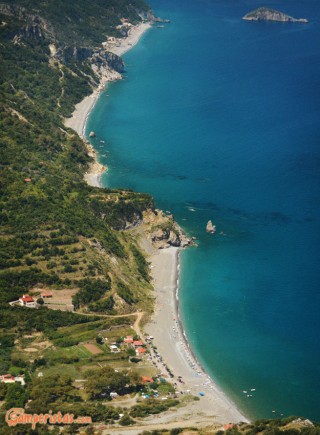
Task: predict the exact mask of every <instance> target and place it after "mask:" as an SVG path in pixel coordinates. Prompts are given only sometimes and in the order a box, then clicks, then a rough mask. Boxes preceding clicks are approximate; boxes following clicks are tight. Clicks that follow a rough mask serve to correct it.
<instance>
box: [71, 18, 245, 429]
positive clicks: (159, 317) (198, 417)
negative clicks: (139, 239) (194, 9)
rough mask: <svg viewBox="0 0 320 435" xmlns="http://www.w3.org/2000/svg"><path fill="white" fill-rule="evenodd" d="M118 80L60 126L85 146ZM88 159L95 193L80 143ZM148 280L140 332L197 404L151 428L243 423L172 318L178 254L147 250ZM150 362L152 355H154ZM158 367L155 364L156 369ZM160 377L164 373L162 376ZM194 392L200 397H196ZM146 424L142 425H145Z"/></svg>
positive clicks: (134, 37)
mask: <svg viewBox="0 0 320 435" xmlns="http://www.w3.org/2000/svg"><path fill="white" fill-rule="evenodd" d="M150 27H151V24H150V23H142V24H140V25H138V26H135V27H132V28H131V30H130V33H129V36H128V37H127V38H125V39H122V40H121V41H118V42H117V45H115V46H114V47H109V48H108V50H109V51H111V52H113V53H115V54H117V55H118V56H121V55H123V54H124V53H126V52H127V51H128V50H130V49H131V48H132V47H133V46H134V45H135V44H136V43H137V42H138V41H139V39H140V37H141V36H142V35H143V33H144V32H145V31H146V30H148V29H149V28H150ZM118 79H121V75H120V74H118V73H116V72H114V71H106V73H105V74H104V77H103V79H101V82H100V85H99V87H98V88H97V89H95V90H94V92H93V93H92V94H91V95H90V96H87V97H86V98H84V100H82V101H81V102H80V103H79V104H77V105H76V108H75V111H74V112H73V114H72V117H71V118H68V119H66V120H65V125H66V126H67V127H69V128H71V129H73V130H74V131H76V132H77V133H78V134H79V136H80V137H82V138H83V139H84V140H85V128H86V122H87V119H88V117H89V115H90V112H91V110H92V109H93V107H94V105H95V103H96V101H97V99H98V97H99V95H100V93H101V92H102V91H103V90H104V89H105V87H106V84H107V82H108V81H113V80H118ZM85 143H86V145H87V147H88V154H89V155H90V156H92V157H93V158H94V159H95V161H94V163H93V164H92V165H91V167H90V170H89V171H88V172H87V173H86V174H85V176H84V178H85V180H86V182H87V183H88V184H89V185H91V186H95V187H101V184H100V178H101V175H102V173H103V172H104V171H105V170H106V169H107V168H106V167H105V166H103V165H101V164H100V163H99V162H98V161H97V154H96V152H95V150H94V148H93V147H92V145H91V144H90V143H89V142H88V141H86V140H85ZM152 252H153V253H152V255H151V263H152V276H153V283H154V290H155V298H156V306H155V313H154V315H153V317H152V320H151V322H150V323H149V324H148V325H146V326H145V328H144V329H145V332H147V333H148V334H150V335H153V336H154V345H155V346H156V347H157V353H158V354H160V355H161V361H163V364H162V362H161V364H162V365H166V366H167V367H168V368H169V369H170V371H171V372H172V373H173V375H174V377H173V379H172V382H174V383H175V385H176V390H177V391H178V392H179V394H181V395H183V394H184V395H188V394H192V395H194V396H197V397H200V400H199V401H190V403H188V404H187V405H186V406H184V407H182V408H180V409H179V410H178V411H177V412H175V413H174V414H173V415H172V414H171V413H170V412H169V414H167V413H165V414H164V415H161V416H156V417H155V416H152V417H150V418H151V420H152V421H154V419H155V418H156V422H157V423H171V424H173V423H174V422H181V421H184V420H186V419H187V420H188V422H189V423H190V424H191V423H194V424H197V425H198V424H199V425H201V426H204V425H209V424H215V425H217V426H218V425H220V424H221V425H222V424H225V423H236V422H240V421H248V419H247V418H246V417H245V416H243V415H242V414H241V412H240V411H239V410H238V409H237V408H236V406H235V405H234V404H233V403H232V402H231V401H230V400H229V399H228V397H227V396H226V395H225V394H224V393H223V392H222V391H221V390H220V389H219V388H218V387H217V386H216V385H215V384H214V382H213V381H212V380H211V379H210V378H209V376H208V375H207V374H206V373H204V371H203V370H202V368H201V367H200V366H199V365H198V364H197V362H196V360H195V359H194V357H193V355H192V353H191V351H190V350H189V348H188V343H187V342H186V339H185V337H184V335H183V330H182V325H181V323H180V321H179V317H178V304H177V297H176V294H177V285H178V284H177V281H178V258H179V248H169V249H162V250H155V249H153V250H152ZM154 357H155V358H156V355H154ZM157 364H158V363H157ZM164 371H165V370H164ZM199 392H201V393H203V394H204V395H203V396H199ZM146 420H147V419H146Z"/></svg>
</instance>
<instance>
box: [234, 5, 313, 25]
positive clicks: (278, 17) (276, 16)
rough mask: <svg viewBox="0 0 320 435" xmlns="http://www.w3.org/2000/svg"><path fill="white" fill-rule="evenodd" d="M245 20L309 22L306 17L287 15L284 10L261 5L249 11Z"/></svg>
mask: <svg viewBox="0 0 320 435" xmlns="http://www.w3.org/2000/svg"><path fill="white" fill-rule="evenodd" d="M242 19H243V20H246V21H281V22H292V23H307V22H308V20H307V19H305V18H293V17H290V15H286V14H284V13H283V12H280V11H276V10H275V9H271V8H266V7H261V8H258V9H255V10H254V11H251V12H249V13H248V14H246V15H245V16H244V17H242Z"/></svg>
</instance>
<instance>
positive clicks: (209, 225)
mask: <svg viewBox="0 0 320 435" xmlns="http://www.w3.org/2000/svg"><path fill="white" fill-rule="evenodd" d="M206 231H207V233H211V234H214V233H215V232H216V226H215V225H213V223H212V221H208V223H207V226H206Z"/></svg>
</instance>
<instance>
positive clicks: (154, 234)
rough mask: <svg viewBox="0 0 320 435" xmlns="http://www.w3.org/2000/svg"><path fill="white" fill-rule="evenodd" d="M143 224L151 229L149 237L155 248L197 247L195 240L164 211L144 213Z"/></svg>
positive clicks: (147, 211)
mask: <svg viewBox="0 0 320 435" xmlns="http://www.w3.org/2000/svg"><path fill="white" fill-rule="evenodd" d="M143 223H144V224H147V225H148V226H149V228H150V230H149V231H148V236H149V238H150V239H151V241H152V244H153V246H154V247H155V248H158V249H164V248H169V247H170V246H175V247H181V248H184V247H185V246H190V245H195V243H194V239H193V238H189V237H187V236H186V235H185V233H184V231H183V230H182V228H181V227H180V226H179V225H178V224H177V223H176V222H175V220H174V218H173V216H172V215H171V214H165V213H164V212H163V211H162V210H151V209H149V210H146V211H145V212H144V213H143Z"/></svg>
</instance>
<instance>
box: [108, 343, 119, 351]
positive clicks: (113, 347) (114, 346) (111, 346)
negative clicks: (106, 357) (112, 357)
mask: <svg viewBox="0 0 320 435" xmlns="http://www.w3.org/2000/svg"><path fill="white" fill-rule="evenodd" d="M109 348H110V350H111V352H112V353H115V352H120V351H119V348H118V346H116V345H115V344H111V345H110V346H109Z"/></svg>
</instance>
